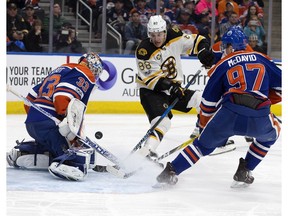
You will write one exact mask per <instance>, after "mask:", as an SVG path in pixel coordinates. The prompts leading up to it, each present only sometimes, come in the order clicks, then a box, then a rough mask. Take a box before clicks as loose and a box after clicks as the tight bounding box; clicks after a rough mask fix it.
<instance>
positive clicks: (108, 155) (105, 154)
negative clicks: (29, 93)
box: [6, 85, 121, 166]
mask: <svg viewBox="0 0 288 216" xmlns="http://www.w3.org/2000/svg"><path fill="white" fill-rule="evenodd" d="M6 88H7V91H9V92H11V93H12V94H14V95H15V96H17V97H18V98H19V99H21V100H23V101H24V103H25V104H26V105H28V106H31V107H33V108H34V109H36V110H37V111H39V112H41V113H42V114H44V115H45V116H47V117H48V118H50V119H51V120H53V121H54V122H55V124H56V125H58V124H59V123H60V122H61V121H60V120H59V119H57V118H56V117H54V116H52V115H51V114H50V113H49V112H46V111H45V110H43V109H42V108H41V107H39V106H37V105H36V104H35V103H33V102H32V101H30V100H28V99H27V98H26V97H24V96H22V95H21V94H19V93H18V92H16V91H14V90H13V89H12V88H11V87H10V86H8V85H7V87H6ZM77 138H78V139H79V140H80V142H82V143H83V144H86V145H87V146H91V147H92V148H94V149H95V150H96V151H97V152H98V153H99V154H101V155H102V156H103V157H105V158H106V159H108V160H109V161H111V162H113V163H114V164H116V165H117V166H121V165H120V161H119V159H118V158H117V157H116V156H115V155H113V154H112V153H111V152H109V151H108V150H106V149H105V148H103V147H101V146H99V145H98V144H97V143H95V142H93V141H92V140H90V139H89V138H88V137H86V138H85V139H83V138H82V137H81V136H79V135H77Z"/></svg>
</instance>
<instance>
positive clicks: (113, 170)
mask: <svg viewBox="0 0 288 216" xmlns="http://www.w3.org/2000/svg"><path fill="white" fill-rule="evenodd" d="M196 138H197V137H194V138H192V139H189V140H187V141H185V142H183V143H181V144H180V145H178V146H176V147H175V148H173V149H171V150H170V151H168V152H166V153H164V154H162V155H161V156H159V157H158V158H157V159H156V160H148V161H150V162H153V163H155V165H157V166H159V167H161V168H164V167H163V166H161V165H160V164H161V163H159V161H160V160H162V159H164V158H166V157H168V156H169V155H171V154H173V153H174V152H176V151H179V150H181V149H183V148H185V147H186V146H188V145H189V144H191V143H192V142H193V141H194V140H195V139H196ZM142 169H143V167H141V166H140V167H139V168H137V169H134V170H133V171H131V172H127V173H125V172H123V171H121V170H119V168H118V167H116V166H110V165H107V167H106V170H107V172H109V173H111V174H112V175H115V176H117V177H119V178H129V177H131V176H133V175H134V174H136V173H137V172H139V171H140V170H142Z"/></svg>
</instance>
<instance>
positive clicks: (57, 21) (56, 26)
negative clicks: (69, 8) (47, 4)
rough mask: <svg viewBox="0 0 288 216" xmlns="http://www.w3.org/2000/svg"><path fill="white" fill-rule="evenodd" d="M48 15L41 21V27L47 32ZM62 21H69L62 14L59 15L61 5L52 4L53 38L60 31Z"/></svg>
mask: <svg viewBox="0 0 288 216" xmlns="http://www.w3.org/2000/svg"><path fill="white" fill-rule="evenodd" d="M49 23H50V19H49V17H45V19H44V22H43V27H44V29H45V31H47V32H49ZM64 23H69V22H68V21H67V20H66V19H65V18H64V17H63V16H62V15H61V7H60V5H59V4H57V3H56V4H54V6H53V38H54V40H55V37H56V36H57V34H58V33H59V32H60V31H61V27H62V26H63V24H64Z"/></svg>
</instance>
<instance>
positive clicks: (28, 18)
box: [23, 4, 38, 31]
mask: <svg viewBox="0 0 288 216" xmlns="http://www.w3.org/2000/svg"><path fill="white" fill-rule="evenodd" d="M23 18H24V20H25V22H26V23H27V27H28V30H29V31H30V30H31V29H32V26H33V23H34V21H35V20H36V19H38V17H37V15H36V14H35V10H34V7H33V5H31V4H29V5H26V6H25V11H24V14H23Z"/></svg>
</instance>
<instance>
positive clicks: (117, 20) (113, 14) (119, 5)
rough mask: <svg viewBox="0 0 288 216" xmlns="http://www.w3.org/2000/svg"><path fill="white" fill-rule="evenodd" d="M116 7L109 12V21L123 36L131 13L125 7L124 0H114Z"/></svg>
mask: <svg viewBox="0 0 288 216" xmlns="http://www.w3.org/2000/svg"><path fill="white" fill-rule="evenodd" d="M113 2H114V5H115V6H114V7H113V8H112V9H111V10H110V11H109V12H108V13H107V23H110V24H111V25H112V26H113V27H114V28H115V29H116V30H117V31H118V32H119V33H120V34H121V35H122V36H124V28H125V25H126V22H128V21H129V13H128V12H127V10H126V9H125V8H124V1H123V0H114V1H113Z"/></svg>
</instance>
